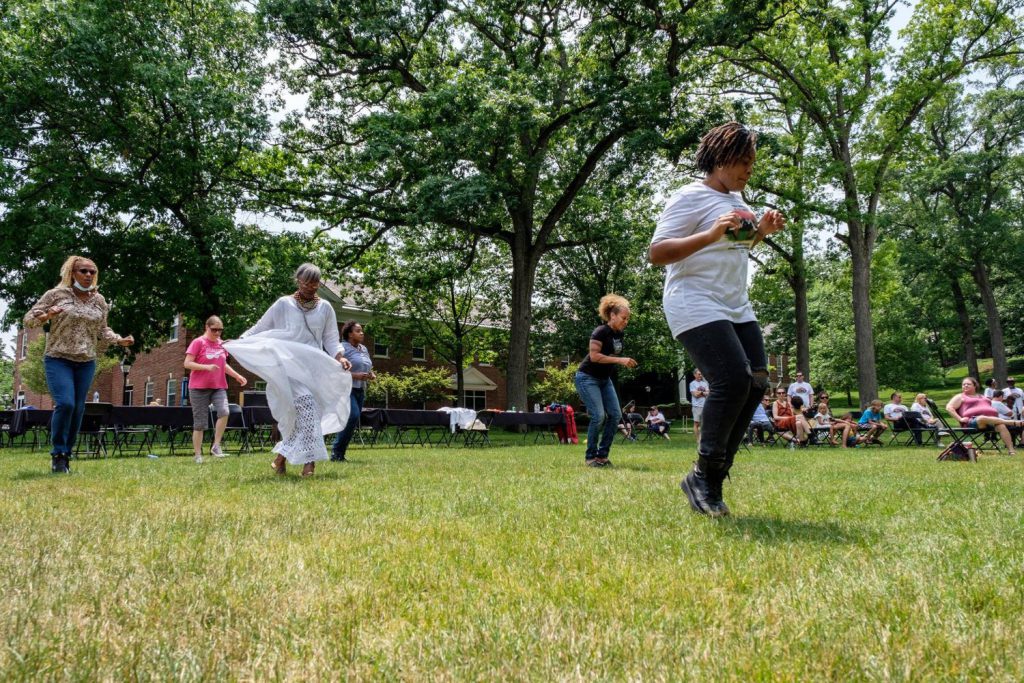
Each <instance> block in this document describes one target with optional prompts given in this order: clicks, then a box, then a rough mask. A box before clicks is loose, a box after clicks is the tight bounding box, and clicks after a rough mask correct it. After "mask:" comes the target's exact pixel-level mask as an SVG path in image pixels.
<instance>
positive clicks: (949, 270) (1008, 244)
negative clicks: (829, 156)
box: [898, 75, 1024, 382]
mask: <svg viewBox="0 0 1024 683" xmlns="http://www.w3.org/2000/svg"><path fill="white" fill-rule="evenodd" d="M920 130H921V135H920V138H919V144H920V148H919V156H918V159H917V163H916V164H914V169H913V171H912V172H910V173H908V174H907V175H906V176H905V179H904V187H905V199H904V201H902V202H901V203H900V204H899V208H898V211H900V213H901V215H902V216H903V218H904V220H902V221H900V222H899V223H898V228H899V229H901V230H902V232H903V234H904V236H905V237H906V238H907V239H908V240H912V241H913V242H915V243H921V244H924V245H927V246H928V247H929V254H928V256H929V257H930V258H929V259H928V262H927V263H925V264H923V266H922V268H923V269H925V270H928V271H930V272H931V273H932V277H938V278H940V279H941V281H942V282H944V283H946V284H947V285H948V290H949V291H950V292H951V294H952V298H953V302H954V305H955V308H956V311H957V317H958V319H959V321H960V328H961V335H960V336H961V338H962V340H963V344H964V351H965V354H966V357H967V363H968V369H969V371H970V372H972V373H977V372H978V364H977V354H976V352H975V350H974V336H975V326H974V324H973V322H972V319H971V315H970V311H969V310H968V309H969V308H973V306H971V305H970V304H969V303H968V296H969V295H970V299H971V300H975V298H976V300H980V302H981V307H982V311H983V313H984V316H985V321H986V325H985V327H984V328H982V329H983V330H984V331H985V332H986V336H987V339H986V340H985V342H986V344H985V345H986V346H987V347H989V348H990V350H991V355H992V360H993V375H994V376H995V377H996V379H997V380H998V381H999V382H1004V381H1005V380H1006V377H1007V374H1008V366H1007V360H1006V342H1005V336H1004V334H1003V320H1002V311H1001V308H1002V307H1003V305H1004V304H1005V303H1006V302H1001V301H1000V300H999V298H998V297H997V295H996V291H997V288H998V287H999V286H1000V284H1002V283H1004V282H1007V281H1012V282H1014V283H1015V282H1016V281H1017V280H1018V279H1019V278H1018V277H1017V275H1016V272H1017V271H1016V266H1018V265H1019V257H1018V254H1019V253H1020V251H1021V247H1022V246H1024V233H1022V227H1024V225H1022V222H1021V219H1020V212H1021V210H1022V209H1024V206H1022V200H1021V197H1020V196H1019V195H1018V193H1017V192H1015V189H1014V182H1015V180H1016V178H1017V177H1018V176H1019V175H1020V173H1021V172H1022V171H1024V155H1022V152H1024V149H1022V145H1021V140H1022V139H1024V95H1022V94H1021V92H1020V91H1019V90H1018V89H1017V88H1015V87H1007V84H1006V76H1005V75H1004V76H1001V77H999V78H997V79H996V80H995V81H992V82H988V83H986V84H984V90H982V91H980V92H978V91H975V92H973V93H971V92H967V93H965V92H956V93H954V94H953V95H952V96H950V97H948V98H945V99H944V100H942V101H938V102H936V106H934V107H932V108H931V109H930V110H929V112H927V115H926V118H925V120H924V121H923V122H922V125H921V126H920ZM912 254H913V250H911V251H910V254H908V256H909V255H912ZM937 264H940V267H939V268H938V269H936V268H935V265H937ZM965 277H966V278H969V279H970V280H971V281H972V286H971V287H969V288H967V289H966V290H965V288H964V287H963V284H962V283H961V278H965Z"/></svg>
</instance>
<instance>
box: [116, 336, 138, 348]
mask: <svg viewBox="0 0 1024 683" xmlns="http://www.w3.org/2000/svg"><path fill="white" fill-rule="evenodd" d="M134 343H135V337H133V336H132V335H130V334H129V335H128V336H127V337H121V339H120V340H119V341H118V342H117V345H118V346H131V345H132V344H134Z"/></svg>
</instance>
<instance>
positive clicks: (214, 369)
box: [203, 363, 220, 372]
mask: <svg viewBox="0 0 1024 683" xmlns="http://www.w3.org/2000/svg"><path fill="white" fill-rule="evenodd" d="M203 370H205V371H206V372H217V371H218V370H220V368H219V367H217V366H216V365H214V364H213V363H210V364H209V365H204V366H203Z"/></svg>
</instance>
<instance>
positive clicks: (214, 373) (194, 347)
mask: <svg viewBox="0 0 1024 683" xmlns="http://www.w3.org/2000/svg"><path fill="white" fill-rule="evenodd" d="M185 353H187V354H191V355H192V357H193V358H195V362H196V363H199V364H200V365H216V366H217V368H218V369H217V370H193V371H192V374H191V375H189V378H188V386H189V387H190V388H192V389H227V388H228V378H227V377H226V374H225V371H224V367H225V365H227V361H228V352H227V351H226V350H225V349H224V347H223V346H221V343H220V342H219V341H210V340H209V339H207V338H206V337H196V338H195V339H193V340H192V343H191V344H189V345H188V350H187V351H185Z"/></svg>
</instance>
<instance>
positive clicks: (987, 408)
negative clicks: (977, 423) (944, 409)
mask: <svg viewBox="0 0 1024 683" xmlns="http://www.w3.org/2000/svg"><path fill="white" fill-rule="evenodd" d="M960 398H961V399H962V403H961V404H960V407H959V408H957V412H958V413H960V417H999V412H998V411H997V410H996V409H995V408H994V407H992V401H990V400H988V399H987V398H985V397H984V396H964V395H963V394H960Z"/></svg>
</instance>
